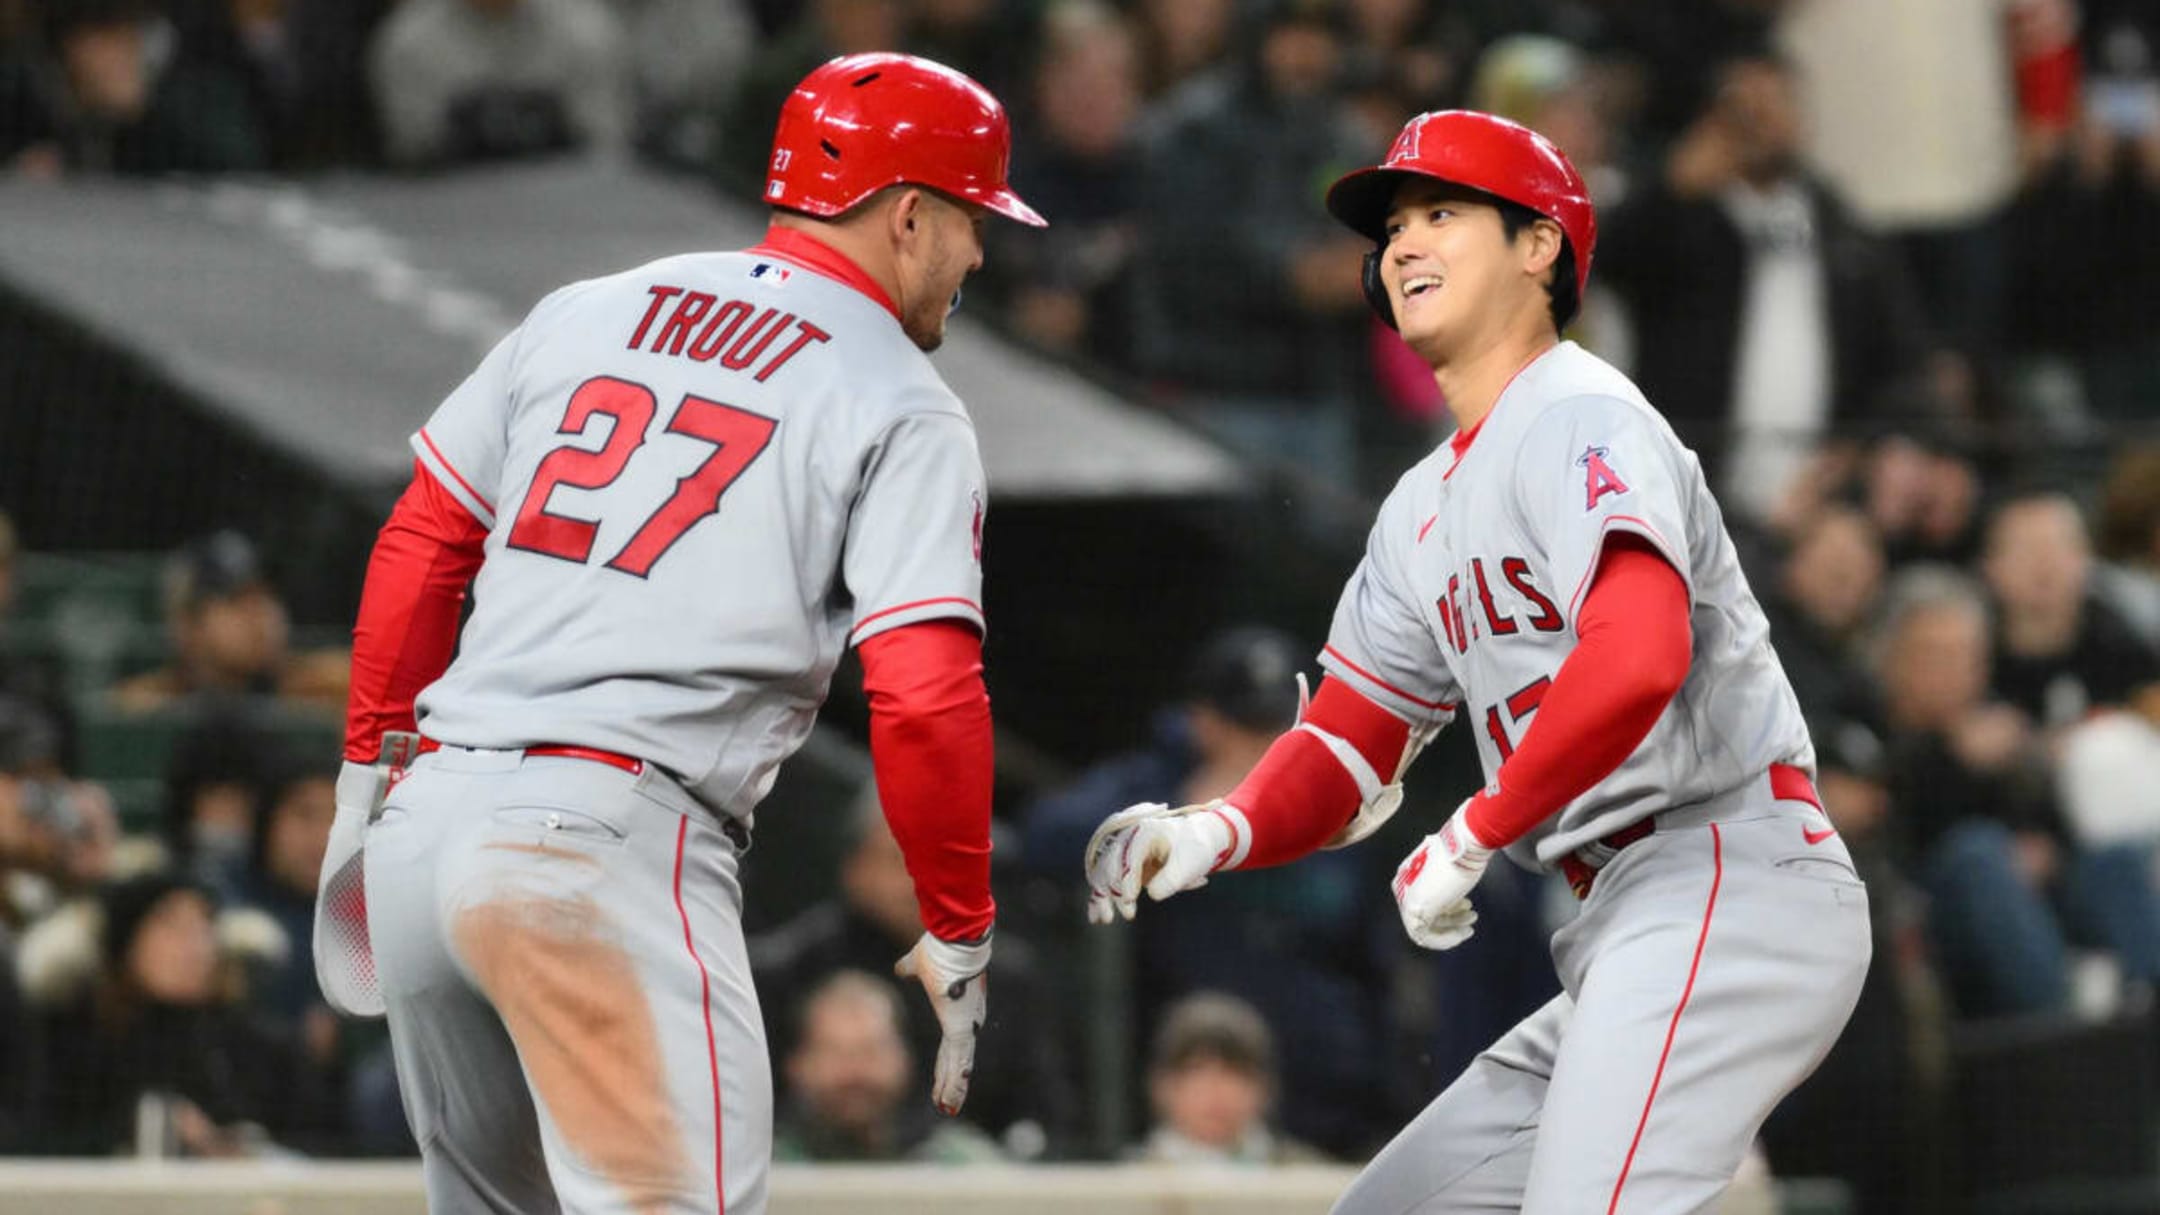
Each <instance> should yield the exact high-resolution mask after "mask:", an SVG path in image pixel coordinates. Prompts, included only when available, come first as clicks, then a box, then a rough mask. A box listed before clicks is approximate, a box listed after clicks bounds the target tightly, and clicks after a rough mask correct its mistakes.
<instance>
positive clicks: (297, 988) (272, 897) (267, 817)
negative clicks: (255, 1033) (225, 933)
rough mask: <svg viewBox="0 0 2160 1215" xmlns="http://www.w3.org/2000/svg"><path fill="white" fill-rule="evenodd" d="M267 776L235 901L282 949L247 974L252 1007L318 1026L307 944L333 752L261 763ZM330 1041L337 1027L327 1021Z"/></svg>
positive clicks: (318, 996)
mask: <svg viewBox="0 0 2160 1215" xmlns="http://www.w3.org/2000/svg"><path fill="white" fill-rule="evenodd" d="M264 766H265V767H266V768H268V769H269V770H270V772H271V777H270V779H269V780H267V781H266V782H264V783H263V785H262V787H261V790H262V791H261V797H260V800H259V802H258V804H257V806H258V808H257V810H256V813H255V821H254V831H255V835H254V840H253V847H252V854H251V855H250V857H249V863H248V869H247V873H246V876H245V877H244V878H243V880H242V882H241V898H242V900H243V901H244V902H245V903H247V905H249V906H252V907H254V908H256V909H258V910H260V911H262V912H265V913H266V914H268V915H269V916H270V918H271V919H273V920H275V921H276V922H277V926H278V927H279V928H280V929H282V930H284V936H285V942H286V946H287V948H286V951H285V954H284V956H283V957H282V958H280V959H278V960H277V962H276V964H275V965H273V966H270V967H268V968H266V970H265V971H264V973H261V974H258V975H256V976H253V981H252V982H251V983H250V984H249V989H250V995H251V997H252V998H253V1004H254V1007H255V1008H256V1009H258V1010H260V1011H261V1012H263V1013H264V1014H266V1015H267V1016H269V1017H270V1018H271V1019H273V1020H274V1021H276V1022H277V1023H278V1024H279V1025H281V1026H287V1027H292V1028H298V1027H300V1026H301V1025H302V1024H303V1022H306V1021H309V1020H314V1021H318V1022H320V1021H322V1019H323V1017H325V1016H326V1015H328V1013H329V1009H328V1007H327V1006H326V1005H324V1004H323V999H322V993H321V992H320V991H319V990H318V989H317V987H316V983H315V966H314V962H313V958H312V956H311V954H310V941H311V939H312V937H313V933H314V924H315V883H316V879H317V878H318V877H319V876H320V875H321V872H322V861H323V849H324V846H325V844H326V843H327V842H328V839H329V835H330V819H331V817H332V816H333V815H335V814H336V813H337V775H338V764H337V759H336V756H335V754H334V753H331V752H325V753H324V757H322V758H314V759H302V758H299V757H298V756H294V757H290V758H285V759H283V760H282V761H281V762H271V763H268V764H265V765H264ZM316 1032H318V1033H323V1032H327V1033H328V1034H329V1035H331V1036H333V1037H334V1036H335V1032H336V1026H335V1022H334V1021H333V1022H329V1023H327V1030H324V1029H318V1030H317V1031H316Z"/></svg>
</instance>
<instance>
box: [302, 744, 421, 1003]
mask: <svg viewBox="0 0 2160 1215" xmlns="http://www.w3.org/2000/svg"><path fill="white" fill-rule="evenodd" d="M419 753H420V736H419V735H418V734H413V733H407V732H399V731H391V732H388V733H385V734H384V735H383V738H382V751H381V755H380V757H379V758H378V759H377V760H376V762H374V763H372V764H356V763H353V762H351V761H349V760H348V761H346V762H345V763H344V764H343V765H342V766H340V767H339V768H338V778H337V795H336V804H337V813H336V815H335V816H334V817H333V818H332V819H331V820H330V835H329V838H328V840H327V841H326V842H325V844H324V847H323V863H322V869H321V871H320V873H319V874H318V875H317V876H316V880H315V923H314V927H313V929H312V930H311V932H310V936H311V937H312V941H311V945H312V950H313V954H314V959H315V982H316V985H317V986H318V987H320V988H321V989H322V994H323V999H324V1000H325V1001H327V1002H328V1003H329V1005H330V1007H332V1008H334V1009H336V1010H337V1011H339V1012H341V1013H344V1014H345V1015H346V1016H348V1017H380V1016H382V1015H383V1011H384V1006H383V995H382V984H381V983H380V982H379V981H378V980H377V979H376V976H375V950H374V944H373V942H372V941H371V940H370V939H369V938H368V924H367V873H366V866H365V863H364V861H365V853H364V852H363V851H362V848H363V846H364V844H365V840H364V838H363V837H364V836H365V834H366V832H367V826H368V824H369V823H370V822H372V821H374V818H375V814H376V812H377V811H378V810H380V809H382V804H383V799H384V798H385V797H388V796H389V795H390V787H391V786H392V785H395V784H396V783H397V782H398V781H399V780H401V779H403V778H404V775H405V769H406V768H407V767H408V766H409V765H411V763H412V761H413V759H414V758H415V757H417V756H418V755H419Z"/></svg>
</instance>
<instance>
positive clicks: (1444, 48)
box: [1343, 0, 1462, 139]
mask: <svg viewBox="0 0 2160 1215" xmlns="http://www.w3.org/2000/svg"><path fill="white" fill-rule="evenodd" d="M1432 9H1433V6H1432V5H1431V3H1429V0H1346V2H1345V3H1344V5H1343V14H1344V16H1345V18H1346V19H1347V21H1348V25H1349V59H1350V65H1351V71H1352V73H1353V74H1355V75H1362V76H1367V77H1376V78H1378V79H1381V80H1384V81H1386V82H1387V85H1388V87H1389V88H1390V89H1392V90H1393V91H1394V92H1395V93H1396V94H1397V95H1398V96H1400V97H1401V98H1402V100H1403V103H1404V105H1403V108H1404V111H1405V112H1404V113H1401V114H1397V115H1395V116H1394V120H1393V121H1391V122H1388V123H1385V124H1383V127H1384V130H1385V135H1384V138H1389V139H1392V138H1393V137H1394V134H1395V132H1396V131H1397V130H1399V129H1401V127H1402V124H1403V123H1404V122H1405V121H1406V120H1407V119H1408V118H1409V116H1410V115H1411V114H1417V113H1422V112H1423V111H1426V110H1437V109H1442V108H1444V107H1445V105H1446V102H1447V99H1448V98H1449V97H1450V96H1451V95H1453V94H1454V93H1455V91H1456V86H1457V84H1458V77H1459V76H1460V75H1461V70H1462V64H1461V60H1460V58H1459V50H1460V48H1459V47H1457V46H1456V45H1455V44H1454V41H1453V40H1452V39H1449V38H1446V37H1444V36H1443V31H1442V30H1441V29H1440V28H1438V26H1437V23H1436V22H1435V21H1434V20H1433V12H1432Z"/></svg>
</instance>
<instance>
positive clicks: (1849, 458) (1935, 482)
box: [1788, 432, 1980, 568]
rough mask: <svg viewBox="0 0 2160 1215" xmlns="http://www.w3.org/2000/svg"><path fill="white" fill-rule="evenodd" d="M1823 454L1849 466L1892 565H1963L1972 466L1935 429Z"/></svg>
mask: <svg viewBox="0 0 2160 1215" xmlns="http://www.w3.org/2000/svg"><path fill="white" fill-rule="evenodd" d="M1824 454H1825V455H1826V456H1827V457H1828V458H1829V459H1830V460H1831V461H1832V462H1840V463H1846V464H1849V465H1851V466H1852V468H1853V471H1854V472H1855V473H1856V475H1857V478H1858V481H1859V485H1858V491H1859V494H1860V498H1861V501H1862V503H1863V504H1864V506H1865V507H1866V510H1867V513H1868V518H1870V519H1872V520H1873V521H1874V523H1875V530H1876V531H1877V533H1879V534H1880V535H1881V536H1882V542H1883V553H1884V555H1885V556H1886V557H1887V558H1888V559H1889V562H1890V565H1891V567H1892V568H1896V567H1899V566H1904V565H1908V564H1912V563H1914V562H1922V561H1929V562H1945V563H1949V564H1955V565H1963V564H1965V563H1966V562H1967V561H1968V560H1969V559H1971V558H1972V557H1973V556H1974V553H1975V550H1976V548H1977V545H1978V535H1977V533H1978V531H1979V526H1978V524H1979V511H1980V471H1979V469H1978V468H1976V467H1975V466H1974V464H1973V461H1972V457H1971V456H1970V455H1968V454H1967V453H1966V452H1965V451H1964V450H1962V449H1961V447H1960V446H1959V445H1958V444H1956V443H1953V442H1950V441H1947V440H1946V439H1944V438H1943V437H1942V436H1941V435H1939V434H1927V433H1924V432H1923V433H1920V434H1891V435H1889V436H1887V437H1885V438H1883V439H1882V440H1881V441H1879V442H1877V443H1875V444H1873V445H1872V446H1870V447H1869V448H1868V449H1867V450H1866V451H1865V452H1851V451H1842V452H1841V451H1832V452H1826V453H1824ZM1790 513H1792V512H1790V511H1788V514H1790Z"/></svg>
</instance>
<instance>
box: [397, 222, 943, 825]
mask: <svg viewBox="0 0 2160 1215" xmlns="http://www.w3.org/2000/svg"><path fill="white" fill-rule="evenodd" d="M412 446H413V451H414V453H415V454H416V455H417V456H418V457H419V459H420V461H421V463H423V464H424V465H426V466H427V468H428V469H429V470H430V471H431V472H433V473H434V475H435V476H436V478H437V479H438V480H440V481H441V482H442V483H443V484H444V485H445V486H446V487H448V488H449V489H450V491H451V492H452V493H454V494H455V495H456V496H457V497H458V499H459V501H461V502H463V503H464V504H465V506H466V508H467V509H469V510H471V511H472V512H473V514H474V515H475V516H476V517H477V518H479V519H480V520H481V522H483V523H485V524H487V525H488V527H489V532H488V538H487V559H486V562H485V564H484V565H483V566H482V567H481V570H480V575H479V577H478V579H477V580H476V581H475V583H474V586H473V601H474V603H473V612H472V617H471V619H470V620H469V621H468V623H467V625H466V628H465V632H464V635H463V637H462V639H461V644H460V649H459V652H458V656H457V660H456V661H455V662H454V663H453V664H452V665H451V667H450V669H449V671H448V672H447V673H446V674H445V675H444V676H443V678H442V679H441V680H440V681H438V682H436V683H435V684H433V685H432V686H430V687H429V688H427V689H426V691H424V692H423V693H422V694H421V696H420V699H419V704H418V709H419V720H420V729H421V732H422V733H424V734H426V735H428V736H429V737H431V738H435V739H439V740H441V741H443V742H449V743H456V744H459V745H462V746H468V747H485V748H511V747H521V746H525V745H528V744H534V743H542V742H546V743H568V744H576V745H580V746H589V747H598V748H603V749H606V750H611V751H618V752H622V753H624V754H627V755H634V756H637V757H639V758H641V759H644V760H647V761H649V762H652V763H656V764H658V765H660V766H661V767H663V768H666V769H668V770H669V771H671V772H673V773H675V774H677V775H678V776H679V777H680V778H681V779H682V780H683V781H684V782H685V783H687V784H688V785H690V786H691V788H692V789H693V791H694V792H696V793H697V795H698V796H699V798H700V799H701V800H703V801H704V802H705V803H706V804H707V805H710V806H712V807H714V808H716V809H720V810H723V811H726V812H729V813H733V814H736V815H738V816H742V817H745V818H747V817H748V816H749V814H750V811H751V809H752V808H753V807H754V806H755V805H756V804H757V802H758V800H759V799H760V798H762V797H763V796H764V795H765V793H766V792H767V791H768V790H769V789H770V788H771V786H772V781H773V777H774V775H775V774H776V771H777V769H778V767H779V764H780V762H781V761H782V760H783V759H785V758H786V757H787V756H788V755H790V754H792V753H793V752H794V750H795V749H796V748H797V747H798V746H800V745H801V744H802V741H803V739H804V738H806V737H807V736H808V735H809V732H810V728H811V724H812V722H813V720H814V718H815V715H816V712H817V708H818V706H819V705H820V704H821V703H822V702H823V701H824V698H825V694H826V691H827V689H828V687H829V685H830V682H831V679H832V673H833V669H834V667H835V665H836V664H837V663H838V662H839V659H840V656H841V653H842V651H843V649H844V648H845V647H846V646H847V645H850V644H854V643H859V642H860V641H862V640H863V639H864V638H866V637H869V636H871V635H873V634H875V633H878V632H880V631H883V630H885V629H889V628H893V627H896V626H899V625H903V624H909V623H913V622H916V621H920V620H926V619H932V618H937V617H957V618H959V619H962V620H966V621H969V622H970V623H973V624H975V625H977V626H978V627H979V626H980V625H981V623H982V609H981V607H980V606H979V604H980V602H981V582H982V575H981V567H980V555H981V554H980V546H981V538H982V522H983V508H984V488H983V472H982V464H981V459H980V456H979V455H978V454H977V451H976V446H975V434H974V429H973V426H972V424H971V423H970V422H969V420H968V416H967V413H966V411H965V410H964V409H963V408H962V407H961V404H960V402H959V400H958V398H956V397H955V396H954V395H953V394H952V392H951V390H949V389H948V388H946V386H945V384H944V382H943V381H942V380H940V379H939V377H938V374H937V372H936V371H935V370H934V369H933V368H932V367H931V365H930V361H929V359H928V358H927V357H926V356H925V355H924V354H923V353H922V352H921V351H920V350H918V349H916V347H915V346H914V345H913V344H912V343H911V342H910V341H909V340H908V338H907V336H906V335H905V333H904V332H903V331H902V329H901V327H900V325H899V324H898V322H897V321H896V320H895V318H894V317H893V316H892V315H891V314H890V313H889V312H887V311H886V310H885V309H884V308H883V307H882V306H881V305H880V304H879V303H877V302H876V301H873V300H872V299H870V298H869V297H868V296H866V295H864V294H862V293H861V292H859V291H857V290H856V289H854V288H852V287H850V286H848V285H846V284H843V283H840V282H837V281H835V280H833V279H831V278H827V277H825V276H824V275H822V274H820V273H817V272H814V271H812V270H810V269H807V268H805V267H802V266H799V265H792V264H790V263H789V262H788V261H786V260H784V259H783V258H780V257H777V256H768V255H763V254H762V253H761V252H760V251H759V250H751V251H749V252H744V253H700V254H691V255H687V256H682V257H674V258H668V259H666V260H663V261H658V262H654V263H652V264H651V265H648V266H642V267H639V268H638V269H635V270H632V271H629V272H627V273H623V274H617V275H614V276H612V277H608V278H602V279H595V280H592V281H589V282H583V283H577V284H574V285H572V286H569V287H566V288H564V289H562V290H560V291H558V292H556V293H555V294H553V295H551V296H549V297H548V298H546V299H545V300H543V301H541V303H540V304H539V306H538V307H536V308H534V309H533V311H532V314H531V315H530V316H528V317H527V318H526V319H525V322H524V324H522V325H521V326H519V327H518V329H517V330H516V331H515V332H513V333H511V334H510V336H508V337H506V338H504V339H503V341H502V343H501V344H500V345H498V346H497V347H496V348H495V350H494V352H493V353H491V354H489V355H488V357H487V359H486V360H485V361H484V362H483V363H482V364H481V365H480V368H479V370H477V371H475V372H474V373H473V374H472V376H471V377H470V378H469V379H467V380H466V382H465V383H464V384H463V385H461V386H460V387H459V388H458V389H457V390H456V391H455V392H453V393H452V394H451V395H450V397H449V399H448V400H446V401H444V402H443V404H442V406H441V408H440V409H438V410H437V411H436V412H435V415H434V416H433V417H432V418H430V419H429V420H428V423H427V425H426V426H425V427H424V428H422V429H421V431H420V432H419V433H418V434H417V435H415V436H413V440H412Z"/></svg>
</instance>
